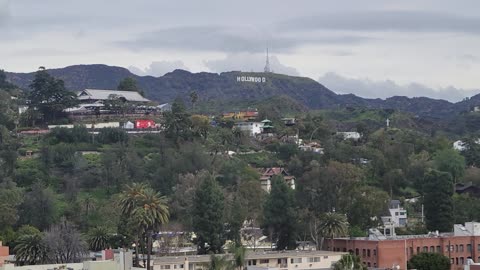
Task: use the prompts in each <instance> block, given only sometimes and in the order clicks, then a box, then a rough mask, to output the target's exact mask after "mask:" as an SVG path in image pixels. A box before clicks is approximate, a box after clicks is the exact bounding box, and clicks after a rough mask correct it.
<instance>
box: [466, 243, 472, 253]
mask: <svg viewBox="0 0 480 270" xmlns="http://www.w3.org/2000/svg"><path fill="white" fill-rule="evenodd" d="M467 251H468V252H472V245H470V244H467Z"/></svg>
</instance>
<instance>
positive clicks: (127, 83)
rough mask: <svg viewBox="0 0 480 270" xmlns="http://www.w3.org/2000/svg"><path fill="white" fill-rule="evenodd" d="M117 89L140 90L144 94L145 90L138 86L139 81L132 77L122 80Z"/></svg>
mask: <svg viewBox="0 0 480 270" xmlns="http://www.w3.org/2000/svg"><path fill="white" fill-rule="evenodd" d="M117 90H119V91H132V92H138V93H140V94H141V95H142V96H143V91H142V90H141V89H140V88H139V87H138V85H137V81H136V80H135V79H134V78H130V77H127V78H124V79H123V80H121V81H120V83H119V84H118V86H117Z"/></svg>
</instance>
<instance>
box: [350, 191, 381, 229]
mask: <svg viewBox="0 0 480 270" xmlns="http://www.w3.org/2000/svg"><path fill="white" fill-rule="evenodd" d="M350 199H351V204H350V206H349V207H348V210H347V216H348V221H349V223H350V225H352V226H358V227H359V228H361V229H362V230H367V229H370V228H373V227H376V226H377V225H378V221H379V220H381V219H380V217H381V216H382V215H383V214H384V213H385V211H386V210H387V206H388V202H389V200H390V198H389V196H388V194H387V193H386V192H385V191H383V190H380V189H378V188H375V187H370V186H363V187H360V188H357V189H356V190H355V192H353V194H352V196H351V198H350ZM372 217H376V221H374V220H372Z"/></svg>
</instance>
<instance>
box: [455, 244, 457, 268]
mask: <svg viewBox="0 0 480 270" xmlns="http://www.w3.org/2000/svg"><path fill="white" fill-rule="evenodd" d="M455 252H458V245H455ZM457 264H458V263H457Z"/></svg>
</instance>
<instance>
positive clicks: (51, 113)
mask: <svg viewBox="0 0 480 270" xmlns="http://www.w3.org/2000/svg"><path fill="white" fill-rule="evenodd" d="M30 88H31V89H32V91H30V93H29V95H28V99H29V100H30V110H38V111H39V112H40V113H41V115H42V119H43V120H44V121H47V122H48V121H52V120H53V121H55V120H56V119H58V118H59V117H61V116H63V115H64V112H63V110H64V109H66V108H69V107H72V106H74V105H75V104H76V99H77V97H76V95H75V94H74V93H73V92H70V91H68V90H67V89H66V88H65V84H64V82H63V81H62V80H58V79H55V78H54V77H52V76H51V75H50V74H48V72H47V70H45V68H40V69H39V70H38V71H37V72H36V73H35V78H34V79H33V82H32V83H31V84H30Z"/></svg>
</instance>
